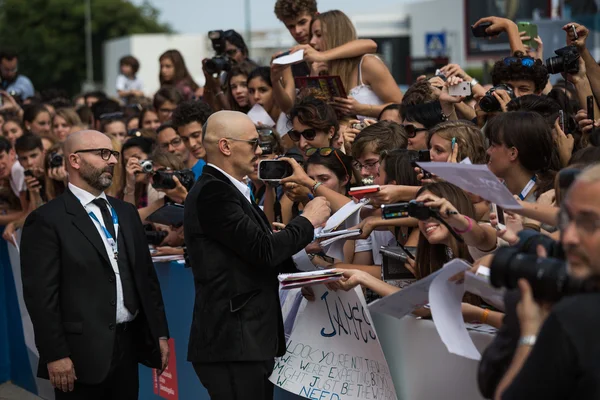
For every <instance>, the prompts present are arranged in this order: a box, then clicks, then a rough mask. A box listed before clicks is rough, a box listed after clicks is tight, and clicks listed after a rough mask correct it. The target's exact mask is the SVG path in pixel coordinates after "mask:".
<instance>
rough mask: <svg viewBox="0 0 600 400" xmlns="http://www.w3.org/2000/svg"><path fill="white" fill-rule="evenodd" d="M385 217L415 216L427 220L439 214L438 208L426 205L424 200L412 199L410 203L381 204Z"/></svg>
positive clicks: (383, 216) (382, 213) (382, 214)
mask: <svg viewBox="0 0 600 400" xmlns="http://www.w3.org/2000/svg"><path fill="white" fill-rule="evenodd" d="M381 216H382V218H383V219H394V218H406V217H413V218H416V219H418V220H419V221H426V220H428V219H430V218H436V217H437V216H438V212H437V210H435V209H433V208H431V207H427V206H425V204H424V203H423V202H420V201H416V200H411V201H409V202H408V203H396V204H383V205H382V206H381Z"/></svg>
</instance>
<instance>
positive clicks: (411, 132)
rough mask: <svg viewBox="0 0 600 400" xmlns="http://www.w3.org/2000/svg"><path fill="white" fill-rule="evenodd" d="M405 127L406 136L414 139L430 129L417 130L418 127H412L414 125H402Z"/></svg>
mask: <svg viewBox="0 0 600 400" xmlns="http://www.w3.org/2000/svg"><path fill="white" fill-rule="evenodd" d="M402 126H403V127H404V130H405V131H406V135H407V136H408V137H409V138H410V139H412V138H414V137H415V136H417V133H419V132H426V131H428V130H429V129H427V128H417V127H416V126H414V125H412V124H406V125H402Z"/></svg>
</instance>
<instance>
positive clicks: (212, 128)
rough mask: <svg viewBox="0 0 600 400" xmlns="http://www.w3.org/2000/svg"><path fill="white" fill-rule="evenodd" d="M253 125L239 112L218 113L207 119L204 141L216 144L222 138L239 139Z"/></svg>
mask: <svg viewBox="0 0 600 400" xmlns="http://www.w3.org/2000/svg"><path fill="white" fill-rule="evenodd" d="M249 126H254V123H253V122H252V120H251V119H250V117H248V116H247V115H246V114H244V113H241V112H239V111H219V112H216V113H214V114H212V115H211V116H210V117H208V120H207V121H206V132H205V134H204V140H207V141H208V142H211V143H212V142H218V141H219V139H221V138H224V137H230V138H236V139H239V138H240V137H241V136H242V135H243V133H244V131H245V130H247V128H248V127H249Z"/></svg>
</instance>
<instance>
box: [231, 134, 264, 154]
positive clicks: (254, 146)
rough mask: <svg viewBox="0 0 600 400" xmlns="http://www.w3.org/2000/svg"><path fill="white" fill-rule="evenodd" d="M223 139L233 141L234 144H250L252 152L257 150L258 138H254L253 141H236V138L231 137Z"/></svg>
mask: <svg viewBox="0 0 600 400" xmlns="http://www.w3.org/2000/svg"><path fill="white" fill-rule="evenodd" d="M225 139H228V140H233V141H235V142H246V143H250V144H251V145H252V151H256V149H257V148H258V143H259V140H258V138H255V139H237V138H232V137H226V138H225Z"/></svg>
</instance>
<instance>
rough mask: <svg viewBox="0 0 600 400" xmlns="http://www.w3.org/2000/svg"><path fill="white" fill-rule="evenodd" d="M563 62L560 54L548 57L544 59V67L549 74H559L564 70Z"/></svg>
mask: <svg viewBox="0 0 600 400" xmlns="http://www.w3.org/2000/svg"><path fill="white" fill-rule="evenodd" d="M564 63H565V61H564V60H563V58H562V57H561V56H556V57H550V58H549V59H547V60H546V68H547V69H548V72H549V73H551V74H560V73H561V72H563V71H564V68H563V66H564Z"/></svg>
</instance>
